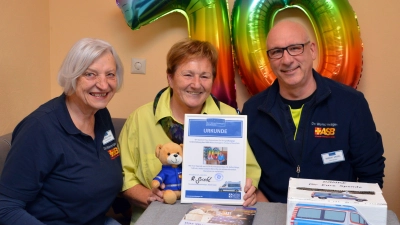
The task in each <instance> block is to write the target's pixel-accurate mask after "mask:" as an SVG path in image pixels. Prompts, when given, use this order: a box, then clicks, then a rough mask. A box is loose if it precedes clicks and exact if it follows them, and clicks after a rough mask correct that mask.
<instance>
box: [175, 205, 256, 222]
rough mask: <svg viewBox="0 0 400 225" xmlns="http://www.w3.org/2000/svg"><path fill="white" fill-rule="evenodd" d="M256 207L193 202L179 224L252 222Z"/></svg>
mask: <svg viewBox="0 0 400 225" xmlns="http://www.w3.org/2000/svg"><path fill="white" fill-rule="evenodd" d="M256 212H257V209H256V208H249V207H243V206H228V205H216V204H206V203H193V204H192V205H191V207H190V209H189V210H188V211H187V213H186V214H185V215H184V216H183V218H182V220H181V222H180V223H179V225H207V224H241V225H251V224H253V221H254V217H255V215H256Z"/></svg>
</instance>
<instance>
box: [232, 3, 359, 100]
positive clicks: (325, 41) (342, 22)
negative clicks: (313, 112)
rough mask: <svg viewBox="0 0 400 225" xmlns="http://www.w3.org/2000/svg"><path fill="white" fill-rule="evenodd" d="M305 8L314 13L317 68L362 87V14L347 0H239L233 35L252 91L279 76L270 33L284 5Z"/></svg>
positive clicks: (308, 13) (239, 63)
mask: <svg viewBox="0 0 400 225" xmlns="http://www.w3.org/2000/svg"><path fill="white" fill-rule="evenodd" d="M289 8H296V9H300V10H301V11H303V12H304V13H305V15H306V16H307V17H308V18H309V20H310V22H311V25H312V27H313V29H314V32H315V34H316V39H317V40H316V42H317V45H318V46H319V48H318V49H319V52H318V56H319V59H318V60H319V65H318V68H316V70H317V71H318V72H319V73H321V74H322V75H323V76H325V77H329V78H331V79H334V80H336V81H339V82H342V83H344V84H347V85H349V86H352V87H354V88H355V87H356V86H357V84H358V82H359V79H360V77H361V71H362V42H361V37H360V31H359V26H358V22H357V17H356V15H355V13H354V11H353V9H352V7H351V5H350V4H349V2H348V1H347V0H312V1H310V0H236V1H235V3H234V6H233V10H232V40H233V49H234V55H235V61H236V64H237V66H238V68H239V74H240V76H241V78H242V81H243V83H244V84H245V86H246V87H247V90H248V91H249V92H250V94H257V93H258V92H260V91H262V90H264V89H265V88H266V87H268V86H270V85H271V84H272V82H273V81H274V80H275V75H274V74H273V73H272V71H271V69H270V67H269V65H268V63H267V62H268V58H267V55H266V43H265V40H266V36H267V34H268V32H269V30H270V29H271V27H272V25H273V22H274V19H275V17H276V15H277V14H278V13H279V12H281V11H282V10H285V9H289Z"/></svg>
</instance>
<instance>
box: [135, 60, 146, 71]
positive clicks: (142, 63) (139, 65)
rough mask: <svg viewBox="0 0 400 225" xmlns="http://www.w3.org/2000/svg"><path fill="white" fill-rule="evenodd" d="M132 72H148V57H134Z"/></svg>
mask: <svg viewBox="0 0 400 225" xmlns="http://www.w3.org/2000/svg"><path fill="white" fill-rule="evenodd" d="M131 73H132V74H146V59H138V58H132V61H131Z"/></svg>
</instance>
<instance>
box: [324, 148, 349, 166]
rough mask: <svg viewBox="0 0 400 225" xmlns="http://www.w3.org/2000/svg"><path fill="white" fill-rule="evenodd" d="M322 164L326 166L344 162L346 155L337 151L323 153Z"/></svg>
mask: <svg viewBox="0 0 400 225" xmlns="http://www.w3.org/2000/svg"><path fill="white" fill-rule="evenodd" d="M321 157H322V162H323V163H324V164H330V163H335V162H341V161H344V155H343V151H342V150H337V151H334V152H328V153H322V154H321Z"/></svg>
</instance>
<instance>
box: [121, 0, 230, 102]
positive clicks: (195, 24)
mask: <svg viewBox="0 0 400 225" xmlns="http://www.w3.org/2000/svg"><path fill="white" fill-rule="evenodd" d="M117 4H118V6H119V7H120V9H121V11H122V13H123V14H124V17H125V20H126V22H127V23H128V26H129V27H130V28H131V29H133V30H135V29H139V28H140V27H141V26H145V25H147V24H149V23H151V22H154V21H155V20H157V19H159V18H161V17H163V16H165V15H167V14H169V13H173V12H179V13H182V14H183V15H184V16H185V17H186V19H187V21H188V31H189V37H190V38H192V39H196V40H202V41H208V42H210V43H211V44H213V45H214V46H215V47H216V48H217V50H218V54H219V57H218V65H217V76H216V79H215V81H214V85H213V89H212V93H213V95H215V96H216V97H217V98H218V99H219V100H220V101H222V102H224V103H226V104H228V105H230V106H232V107H234V108H237V103H236V90H235V79H234V70H233V56H232V46H231V39H230V25H229V16H228V6H227V2H226V0H168V1H167V0H117Z"/></svg>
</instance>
